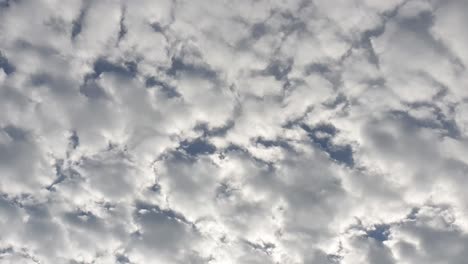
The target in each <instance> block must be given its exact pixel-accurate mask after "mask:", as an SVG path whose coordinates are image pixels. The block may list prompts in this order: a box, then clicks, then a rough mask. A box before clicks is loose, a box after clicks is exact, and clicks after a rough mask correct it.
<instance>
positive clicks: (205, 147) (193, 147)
mask: <svg viewBox="0 0 468 264" xmlns="http://www.w3.org/2000/svg"><path fill="white" fill-rule="evenodd" d="M179 148H180V149H182V150H184V151H185V152H186V153H187V154H189V155H190V156H198V155H208V154H213V153H214V152H215V151H216V147H215V146H214V145H213V144H211V143H209V142H208V141H206V140H204V139H201V138H197V139H195V140H192V141H190V140H183V141H182V142H180V146H179Z"/></svg>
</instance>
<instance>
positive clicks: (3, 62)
mask: <svg viewBox="0 0 468 264" xmlns="http://www.w3.org/2000/svg"><path fill="white" fill-rule="evenodd" d="M0 68H1V69H3V71H4V72H5V73H6V74H7V75H10V74H12V73H14V72H15V71H16V67H15V65H13V64H12V63H11V62H10V61H9V60H8V58H7V57H6V56H5V54H3V52H1V51H0Z"/></svg>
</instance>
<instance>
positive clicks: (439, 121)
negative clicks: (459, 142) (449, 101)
mask: <svg viewBox="0 0 468 264" xmlns="http://www.w3.org/2000/svg"><path fill="white" fill-rule="evenodd" d="M413 105H415V104H413ZM421 105H426V104H421ZM427 106H430V107H431V108H433V109H434V112H435V115H436V119H435V120H429V119H418V118H415V117H412V116H411V115H410V114H408V113H407V112H405V111H400V110H393V111H390V112H389V114H390V115H391V116H393V117H394V118H397V119H399V120H401V121H403V122H404V123H405V124H406V125H408V126H410V127H413V128H430V129H437V130H441V131H443V132H444V135H445V136H448V137H451V138H459V137H460V136H461V132H460V129H459V128H458V126H457V123H456V122H455V121H454V120H450V119H447V117H446V116H445V115H444V114H443V113H442V111H441V110H440V108H438V107H436V106H434V105H427Z"/></svg>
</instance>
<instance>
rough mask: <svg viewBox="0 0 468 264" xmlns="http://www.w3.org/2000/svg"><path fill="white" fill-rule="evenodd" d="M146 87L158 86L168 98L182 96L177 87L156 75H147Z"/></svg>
mask: <svg viewBox="0 0 468 264" xmlns="http://www.w3.org/2000/svg"><path fill="white" fill-rule="evenodd" d="M145 86H146V88H151V87H155V86H156V87H158V88H159V89H161V91H162V92H163V93H164V94H165V95H166V96H167V97H168V98H176V97H181V96H182V95H181V94H180V93H179V92H178V91H177V89H176V88H175V87H173V86H171V85H169V84H167V83H166V82H163V81H160V80H158V79H157V78H156V77H155V76H150V77H147V78H146V80H145Z"/></svg>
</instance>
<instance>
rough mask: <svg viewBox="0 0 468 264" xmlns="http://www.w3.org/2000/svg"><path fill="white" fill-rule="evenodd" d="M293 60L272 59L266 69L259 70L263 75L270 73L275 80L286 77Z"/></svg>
mask: <svg viewBox="0 0 468 264" xmlns="http://www.w3.org/2000/svg"><path fill="white" fill-rule="evenodd" d="M292 65H293V60H286V61H279V60H273V61H272V62H270V64H268V66H267V67H266V69H264V70H262V71H260V74H262V75H264V76H269V75H272V76H274V77H275V79H276V80H277V81H280V80H284V79H287V76H288V74H289V73H290V72H291V70H292Z"/></svg>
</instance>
